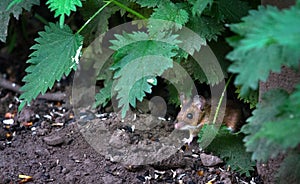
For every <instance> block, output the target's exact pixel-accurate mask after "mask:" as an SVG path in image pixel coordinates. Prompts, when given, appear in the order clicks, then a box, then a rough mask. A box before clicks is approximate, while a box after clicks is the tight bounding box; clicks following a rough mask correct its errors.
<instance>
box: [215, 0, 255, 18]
mask: <svg viewBox="0 0 300 184" xmlns="http://www.w3.org/2000/svg"><path fill="white" fill-rule="evenodd" d="M215 4H216V6H217V11H218V12H217V14H219V15H218V16H219V19H220V20H224V19H225V20H226V21H227V22H230V23H234V22H239V21H240V19H241V18H242V17H243V16H246V15H247V13H248V11H249V10H250V6H249V5H248V3H247V2H245V1H241V0H226V1H224V0H217V1H215Z"/></svg>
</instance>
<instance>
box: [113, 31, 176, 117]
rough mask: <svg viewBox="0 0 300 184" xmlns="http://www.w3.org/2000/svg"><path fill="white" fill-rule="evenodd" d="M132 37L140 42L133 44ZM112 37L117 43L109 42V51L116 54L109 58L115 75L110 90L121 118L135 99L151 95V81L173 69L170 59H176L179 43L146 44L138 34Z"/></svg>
mask: <svg viewBox="0 0 300 184" xmlns="http://www.w3.org/2000/svg"><path fill="white" fill-rule="evenodd" d="M134 35H138V37H140V38H141V41H135V38H134ZM115 36H116V38H117V40H113V41H111V42H112V43H113V46H111V47H110V48H112V49H116V50H117V52H116V53H115V54H114V56H113V58H114V64H113V65H112V67H111V69H112V70H114V71H115V74H114V80H115V82H116V83H115V84H116V85H115V88H114V90H116V91H117V93H118V94H117V99H119V107H122V117H124V116H125V115H126V112H127V111H128V110H129V104H131V105H132V106H135V103H136V99H138V100H140V101H141V100H142V99H143V97H144V96H145V92H148V93H150V92H151V87H152V85H155V83H153V81H155V77H156V76H160V75H161V74H162V73H163V72H164V71H165V70H166V69H168V68H171V67H172V66H173V60H172V59H171V58H172V57H174V56H175V55H176V52H175V51H176V50H178V46H177V45H176V44H175V43H179V42H178V40H176V39H175V38H174V39H170V38H166V39H165V40H167V41H166V42H160V41H155V40H146V38H147V34H144V33H139V32H134V33H132V34H127V33H124V34H123V35H115ZM162 40H163V39H162ZM171 40H172V41H171ZM168 41H169V42H168ZM172 42H173V44H171V43H172Z"/></svg>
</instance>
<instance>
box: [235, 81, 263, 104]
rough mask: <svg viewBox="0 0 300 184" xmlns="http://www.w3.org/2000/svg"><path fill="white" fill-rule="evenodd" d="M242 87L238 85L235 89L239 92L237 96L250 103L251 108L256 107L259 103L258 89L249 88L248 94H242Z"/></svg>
mask: <svg viewBox="0 0 300 184" xmlns="http://www.w3.org/2000/svg"><path fill="white" fill-rule="evenodd" d="M240 90H241V87H240V86H238V87H237V88H236V90H235V93H237V94H238V96H237V98H238V99H239V100H241V101H243V102H244V103H248V104H249V105H250V109H254V108H255V107H256V104H257V103H258V90H251V89H250V90H249V91H248V93H247V95H244V96H241V95H240Z"/></svg>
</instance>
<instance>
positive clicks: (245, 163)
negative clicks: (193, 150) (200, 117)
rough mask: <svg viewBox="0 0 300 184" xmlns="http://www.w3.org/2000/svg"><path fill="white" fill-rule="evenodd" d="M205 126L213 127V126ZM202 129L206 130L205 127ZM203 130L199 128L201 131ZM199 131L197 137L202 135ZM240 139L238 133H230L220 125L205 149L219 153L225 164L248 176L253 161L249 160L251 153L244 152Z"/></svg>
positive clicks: (252, 169) (252, 168) (253, 164)
mask: <svg viewBox="0 0 300 184" xmlns="http://www.w3.org/2000/svg"><path fill="white" fill-rule="evenodd" d="M205 126H206V128H213V129H214V126H210V125H205ZM203 128H204V127H203ZM203 128H202V129H203ZM203 131H207V129H206V130H205V129H204V130H203ZM203 131H202V130H201V132H203ZM201 132H200V134H199V137H201V135H202V133H201ZM242 139H243V137H242V136H241V135H240V134H232V133H230V131H229V130H227V127H226V126H221V128H220V129H219V131H218V133H217V136H216V137H215V139H214V140H213V141H212V142H211V144H210V145H209V146H208V147H206V150H207V151H209V152H213V153H214V154H217V155H219V156H220V157H221V158H222V159H223V160H225V163H226V165H230V167H231V168H232V169H233V170H234V171H237V172H239V173H240V174H246V176H248V177H249V176H250V171H254V166H255V162H253V161H251V153H248V152H246V149H245V146H244V144H243V141H242Z"/></svg>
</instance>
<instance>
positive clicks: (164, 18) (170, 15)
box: [148, 2, 189, 35]
mask: <svg viewBox="0 0 300 184" xmlns="http://www.w3.org/2000/svg"><path fill="white" fill-rule="evenodd" d="M188 19H189V14H188V13H187V12H186V11H185V10H184V9H181V8H180V7H179V6H177V4H174V3H172V2H169V3H162V4H160V5H159V6H158V7H157V8H155V9H154V12H153V13H152V15H151V17H150V19H149V23H148V24H149V25H148V30H149V34H150V35H156V34H158V33H160V32H163V31H165V30H170V29H173V28H174V29H175V30H176V31H177V30H179V29H181V28H182V26H183V25H185V24H186V23H187V22H188Z"/></svg>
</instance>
